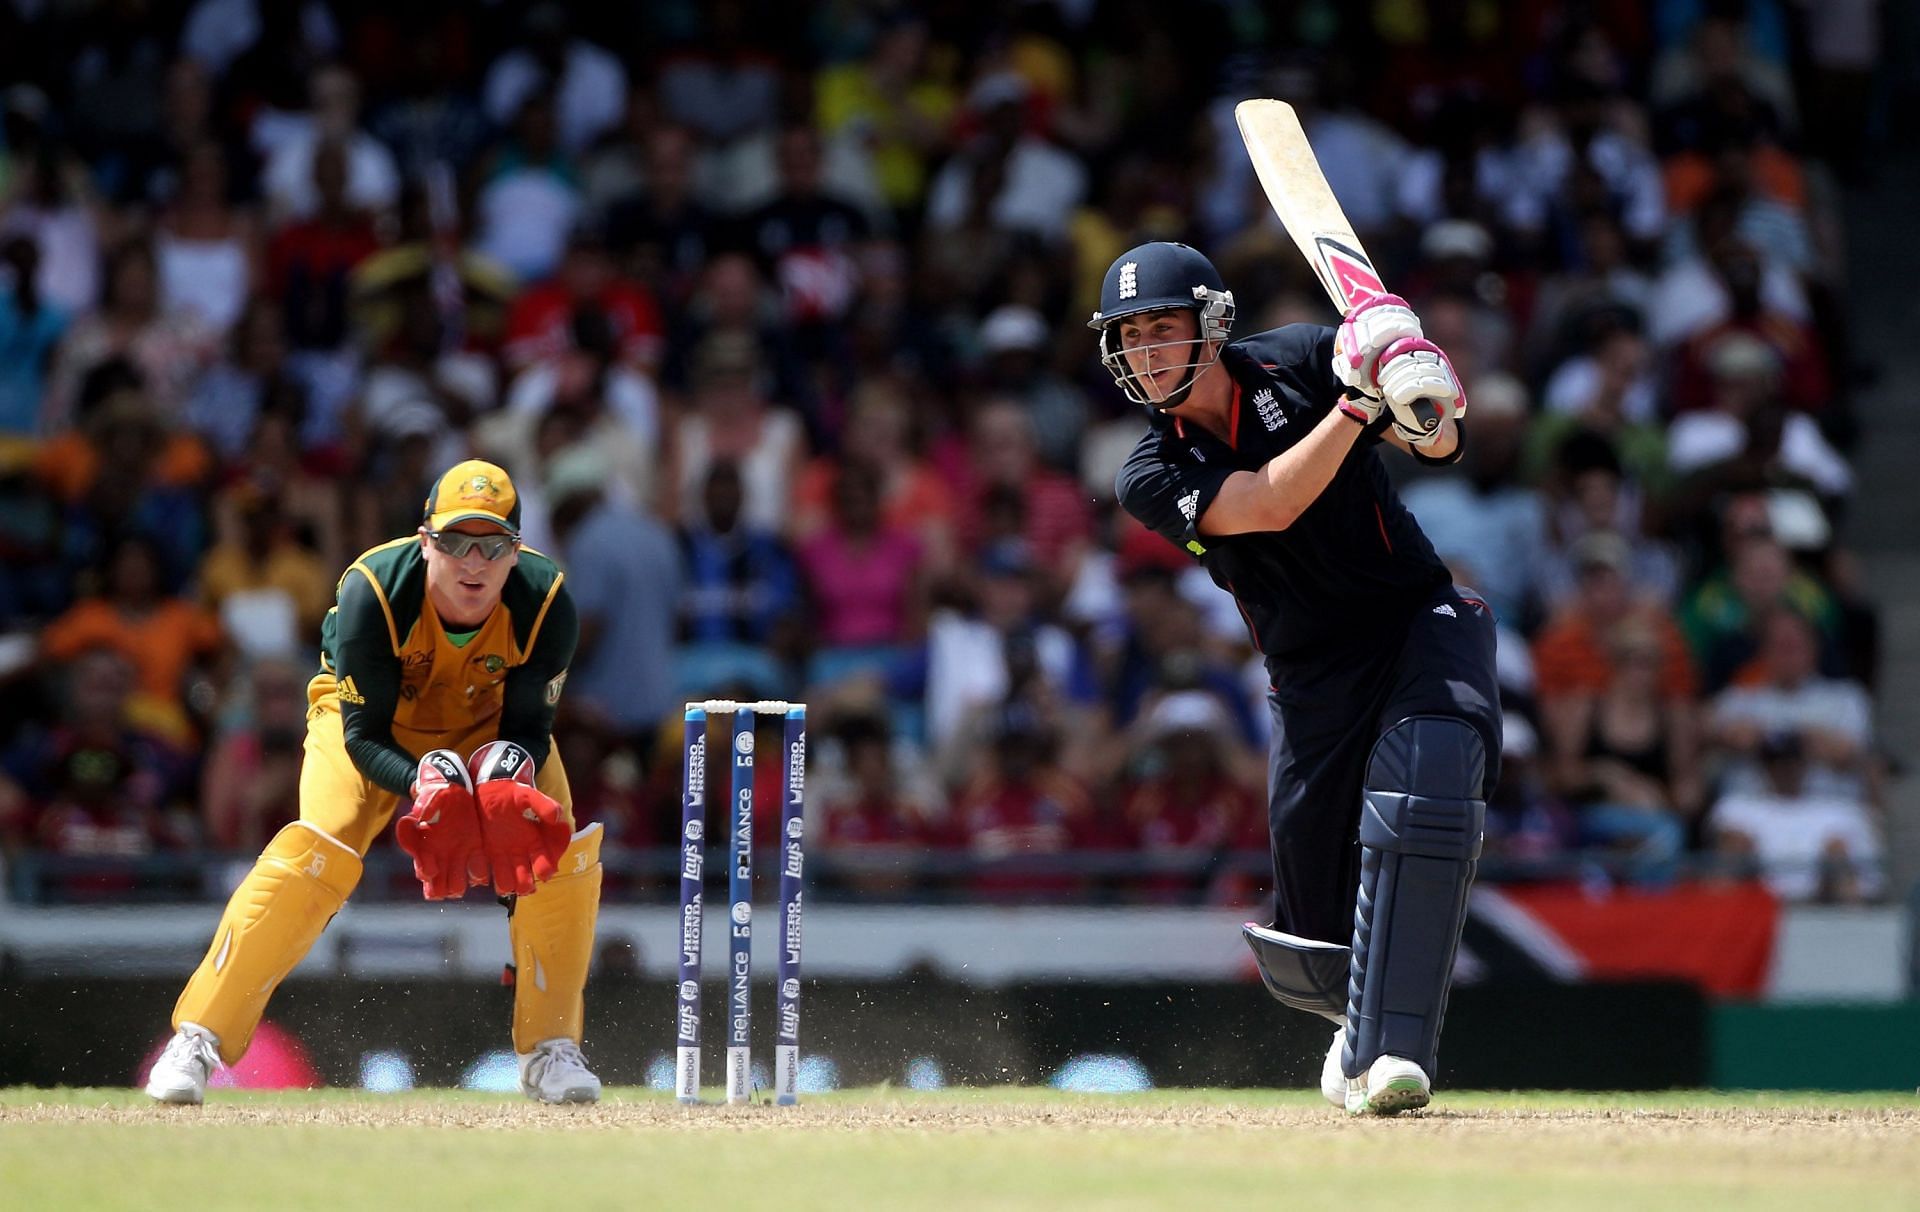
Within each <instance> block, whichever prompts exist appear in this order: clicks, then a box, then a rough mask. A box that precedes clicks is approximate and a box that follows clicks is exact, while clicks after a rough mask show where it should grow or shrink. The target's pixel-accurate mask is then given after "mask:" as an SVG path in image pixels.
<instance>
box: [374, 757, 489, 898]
mask: <svg viewBox="0 0 1920 1212" xmlns="http://www.w3.org/2000/svg"><path fill="white" fill-rule="evenodd" d="M393 836H394V840H395V841H397V842H399V843H400V849H402V850H404V851H406V852H407V853H408V854H410V855H412V856H413V874H414V875H415V876H416V877H418V879H419V880H420V889H421V892H422V893H423V894H424V895H425V896H426V898H427V899H428V900H430V901H439V900H452V899H455V898H458V897H460V896H463V895H465V894H466V891H467V888H468V887H469V886H470V885H473V884H484V883H486V882H487V855H486V850H485V849H484V847H483V846H482V844H481V835H480V813H479V811H478V809H477V808H476V807H475V805H474V802H473V780H472V779H471V778H469V777H468V776H467V767H466V764H465V763H463V762H462V761H461V760H460V755H459V754H457V753H455V752H453V751H452V750H450V749H435V750H433V751H432V752H430V753H428V754H427V755H426V756H424V757H422V758H421V759H420V765H419V768H418V769H417V770H415V772H414V776H413V808H412V810H411V811H409V812H408V813H407V814H406V815H405V816H403V817H401V818H400V819H399V820H398V821H395V822H394V826H393Z"/></svg>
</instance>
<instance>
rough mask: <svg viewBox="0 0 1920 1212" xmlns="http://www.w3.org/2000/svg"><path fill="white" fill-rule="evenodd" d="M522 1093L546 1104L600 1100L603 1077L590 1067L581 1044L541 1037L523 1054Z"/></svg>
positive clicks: (521, 1058)
mask: <svg viewBox="0 0 1920 1212" xmlns="http://www.w3.org/2000/svg"><path fill="white" fill-rule="evenodd" d="M520 1093H522V1094H524V1095H526V1096H527V1097H528V1098H530V1099H533V1100H534V1101H536V1102H542V1103H597V1102H599V1101H600V1079H599V1078H597V1077H595V1076H594V1075H593V1070H591V1069H589V1068H587V1058H586V1057H585V1056H584V1055H583V1054H582V1053H581V1051H580V1045H579V1044H576V1043H574V1042H573V1041H572V1040H570V1039H565V1038H561V1039H547V1040H541V1041H540V1042H539V1043H537V1044H535V1045H534V1046H533V1051H531V1052H526V1053H522V1054H521V1056H520Z"/></svg>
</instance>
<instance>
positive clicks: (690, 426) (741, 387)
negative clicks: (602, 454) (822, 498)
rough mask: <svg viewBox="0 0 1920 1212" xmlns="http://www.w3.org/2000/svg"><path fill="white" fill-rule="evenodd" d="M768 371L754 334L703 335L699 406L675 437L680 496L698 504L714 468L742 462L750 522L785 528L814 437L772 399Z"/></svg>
mask: <svg viewBox="0 0 1920 1212" xmlns="http://www.w3.org/2000/svg"><path fill="white" fill-rule="evenodd" d="M766 370H767V368H766V365H765V363H764V362H763V360H762V358H761V355H760V351H759V350H758V348H757V346H756V343H755V341H754V339H753V337H752V335H751V334H749V333H745V332H740V331H737V330H726V331H715V332H712V333H710V334H708V335H707V336H706V337H704V338H703V339H702V340H701V342H700V346H699V348H698V350H696V351H695V354H694V358H693V364H692V372H691V376H690V382H691V385H692V388H693V399H692V406H691V407H690V408H689V409H688V410H687V411H686V412H685V413H684V414H683V415H682V416H681V418H680V423H679V426H678V428H677V430H676V432H675V434H674V437H673V449H674V451H675V455H676V457H677V459H678V462H679V471H678V481H677V482H678V484H679V488H680V491H679V493H678V494H677V495H678V500H679V502H680V508H681V509H682V510H686V511H694V510H697V509H698V508H699V506H700V503H701V502H700V499H699V495H700V486H701V485H702V484H704V483H705V481H706V475H707V469H708V468H709V467H711V466H712V465H713V463H714V462H715V461H717V460H721V459H724V460H727V461H729V462H733V463H736V464H738V465H739V467H740V483H741V487H742V489H743V490H744V493H745V496H744V501H745V504H744V506H743V508H744V510H745V516H746V520H747V522H748V523H749V524H750V525H752V526H755V527H757V528H760V529H764V530H772V531H775V532H777V533H781V534H784V533H786V531H787V529H788V528H789V527H790V526H791V525H792V521H793V485H794V481H795V479H796V478H797V477H798V476H799V474H800V468H801V466H802V465H803V460H804V459H805V457H806V453H807V449H806V447H807V440H806V433H805V429H804V427H803V426H802V424H801V421H800V418H799V417H798V416H797V415H796V414H795V413H794V411H793V410H792V409H791V408H787V407H784V406H782V405H780V404H776V403H775V402H773V401H771V400H769V399H768V398H767V396H766V394H765V390H766V388H765V378H766ZM690 516H697V514H691V515H690Z"/></svg>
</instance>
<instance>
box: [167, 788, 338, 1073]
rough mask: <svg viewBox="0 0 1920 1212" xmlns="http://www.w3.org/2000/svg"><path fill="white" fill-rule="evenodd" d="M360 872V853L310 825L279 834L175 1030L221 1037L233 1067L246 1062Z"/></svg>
mask: <svg viewBox="0 0 1920 1212" xmlns="http://www.w3.org/2000/svg"><path fill="white" fill-rule="evenodd" d="M360 869H361V864H360V856H359V855H358V854H357V853H355V852H354V850H353V848H352V847H350V846H348V845H347V844H346V843H344V842H342V841H340V840H338V839H337V838H334V837H332V836H330V835H329V834H326V833H322V832H321V831H320V830H318V829H316V828H314V827H313V826H312V825H309V824H307V823H306V822H305V821H295V822H294V823H292V824H291V825H288V826H286V827H285V828H283V829H281V830H280V832H278V833H276V834H274V835H273V840H272V841H270V842H268V843H267V848H266V849H265V850H263V851H261V852H260V857H259V859H258V860H256V861H255V862H254V864H253V870H252V871H250V872H248V873H247V878H246V879H244V880H242V881H240V886H239V887H238V888H236V889H234V892H233V897H232V899H230V900H228V901H227V908H226V912H225V913H223V914H221V915H220V925H219V926H218V927H217V928H215V930H214V932H213V943H212V945H211V946H209V947H208V948H207V954H206V958H204V959H202V960H201V961H200V966H199V967H198V968H196V969H195V970H194V973H193V976H192V978H191V979H190V980H188V981H187V987H186V988H185V989H184V990H182V991H181V993H180V1000H179V1001H178V1002H176V1003H175V1004H174V1007H173V1025H174V1027H175V1028H176V1029H177V1028H178V1027H179V1026H180V1024H181V1023H197V1024H199V1025H200V1026H202V1027H205V1028H206V1029H207V1030H209V1031H211V1032H213V1033H214V1034H215V1035H216V1036H218V1037H219V1038H220V1059H221V1060H223V1061H225V1062H226V1063H227V1064H229V1065H231V1064H233V1063H234V1062H236V1061H238V1060H239V1059H240V1058H241V1057H242V1056H244V1055H246V1051H247V1045H248V1043H250V1042H251V1041H252V1039H253V1029H254V1028H255V1027H256V1026H258V1025H259V1023H260V1016H261V1015H262V1014H263V1013H265V1012H266V1009H267V999H268V998H270V997H272V996H273V991H274V990H275V989H276V988H278V987H279V985H280V982H281V981H282V980H284V979H285V978H286V975H287V973H289V972H292V971H293V969H294V967H295V966H296V965H298V964H299V963H300V961H301V960H302V959H304V958H306V954H307V952H308V950H310V949H311V948H312V947H313V943H314V940H315V939H317V938H319V937H320V932H321V931H323V930H325V929H326V928H327V923H328V922H329V921H331V920H333V915H334V914H335V913H338V912H339V911H340V906H341V904H342V903H343V902H344V901H345V900H346V899H347V896H348V894H349V893H351V892H352V891H353V889H354V885H356V884H358V883H359V882H360Z"/></svg>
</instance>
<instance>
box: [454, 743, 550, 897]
mask: <svg viewBox="0 0 1920 1212" xmlns="http://www.w3.org/2000/svg"><path fill="white" fill-rule="evenodd" d="M467 768H468V770H469V771H471V773H472V775H473V795H474V800H475V802H476V803H477V804H478V805H479V809H480V813H479V815H480V832H481V836H482V838H483V841H484V845H485V846H486V852H487V864H488V866H490V867H491V868H492V869H493V890H494V891H495V892H497V893H499V894H500V895H501V896H527V895H529V894H531V893H532V892H533V889H534V883H535V882H536V881H538V880H544V879H550V878H552V876H553V873H554V872H555V871H556V870H558V869H559V863H560V856H561V855H562V854H564V853H565V852H566V849H567V845H568V843H570V842H571V841H572V840H573V826H572V825H570V824H568V823H567V814H566V813H565V812H564V811H563V810H562V809H561V807H560V805H559V804H558V803H557V802H556V801H554V800H553V799H552V798H551V797H549V796H547V795H545V794H544V793H542V792H541V791H540V790H538V789H537V788H536V787H534V785H533V755H531V754H529V753H528V752H527V751H526V750H525V749H523V748H521V747H520V746H519V745H516V744H514V743H513V742H512V741H489V742H487V743H486V744H485V745H482V746H480V748H479V749H478V750H476V751H475V752H474V755H473V757H472V758H471V759H469V760H468V762H467Z"/></svg>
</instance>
